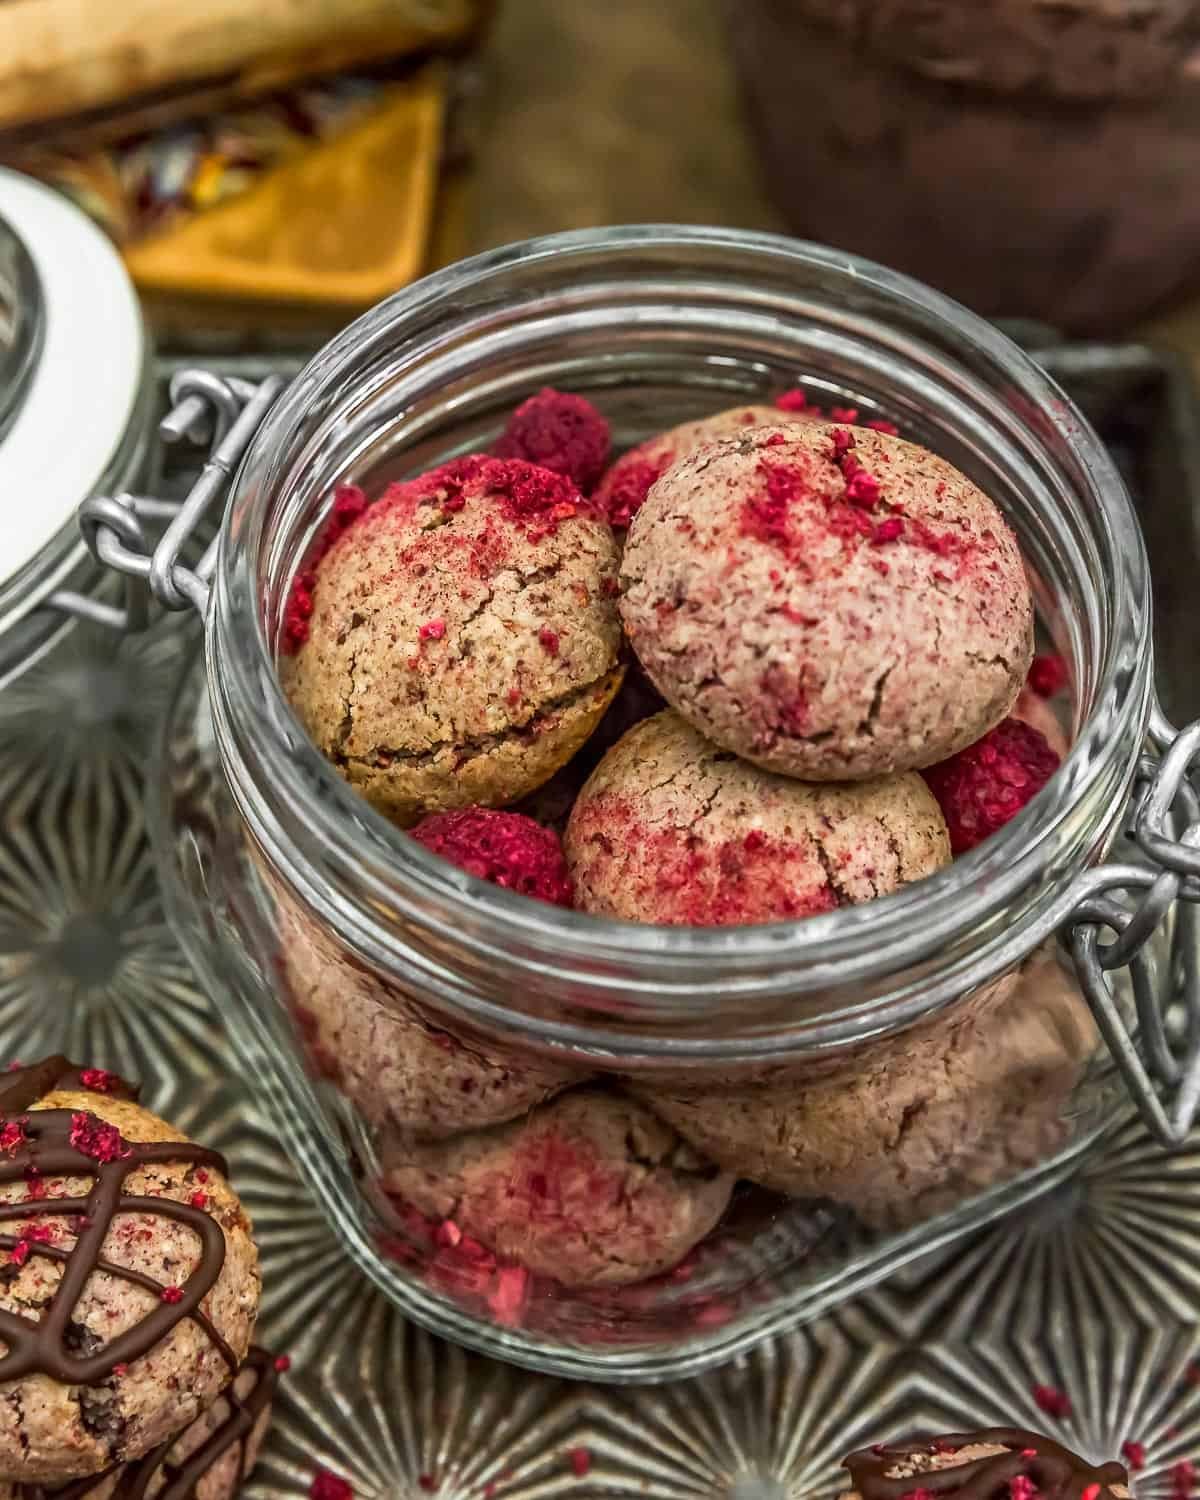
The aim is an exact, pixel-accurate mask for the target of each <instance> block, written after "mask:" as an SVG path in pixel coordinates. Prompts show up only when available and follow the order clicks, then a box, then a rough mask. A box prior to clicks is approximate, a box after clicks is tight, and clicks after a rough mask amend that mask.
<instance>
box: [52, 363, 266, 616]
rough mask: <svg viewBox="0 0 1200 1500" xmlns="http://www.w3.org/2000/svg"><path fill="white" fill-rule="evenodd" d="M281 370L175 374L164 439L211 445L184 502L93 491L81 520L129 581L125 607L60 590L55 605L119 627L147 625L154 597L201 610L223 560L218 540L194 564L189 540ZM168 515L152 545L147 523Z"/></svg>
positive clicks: (103, 557)
mask: <svg viewBox="0 0 1200 1500" xmlns="http://www.w3.org/2000/svg"><path fill="white" fill-rule="evenodd" d="M286 383H287V382H286V381H285V379H284V378H283V377H282V376H280V375H272V376H268V377H267V379H265V380H263V381H261V382H259V383H257V384H255V383H254V382H251V381H247V380H242V379H238V378H236V377H231V378H228V379H222V378H221V377H220V376H217V375H214V374H213V373H212V372H211V371H209V370H181V371H180V372H179V373H178V374H177V375H175V376H174V377H173V378H172V380H171V401H172V403H173V404H172V407H171V410H170V411H169V412H168V413H167V415H166V416H165V417H164V418H163V420H162V421H161V422H160V423H159V428H158V432H159V437H160V438H161V439H162V441H163V442H165V443H178V442H182V441H185V440H186V441H188V442H192V443H197V444H201V443H204V442H205V441H207V442H208V444H209V449H210V451H209V457H208V461H207V462H206V463H205V465H204V467H203V468H202V469H201V471H200V474H199V476H198V477H197V479H196V481H195V483H194V484H193V485H192V486H191V488H190V490H189V491H188V494H187V496H186V498H185V499H184V501H183V503H182V504H181V505H176V504H172V503H169V502H167V501H163V500H156V499H152V498H149V497H147V496H142V495H128V494H124V495H112V496H109V495H95V496H93V497H92V498H91V499H89V500H86V501H84V503H83V505H81V506H80V508H79V526H80V530H81V531H82V532H83V538H84V541H85V542H86V543H87V546H88V550H89V551H90V552H91V554H92V556H93V557H94V558H95V559H96V561H97V562H99V563H100V564H101V565H102V566H104V567H106V568H110V569H112V570H113V571H114V572H117V573H121V574H123V575H124V577H125V579H126V586H125V600H124V603H123V605H121V606H114V605H109V604H103V603H101V602H99V601H97V600H95V599H91V598H89V597H88V596H87V595H85V594H73V593H72V594H68V593H59V594H55V595H53V596H52V597H51V599H50V601H49V602H50V603H51V604H52V605H54V606H55V607H57V608H58V609H60V610H63V611H65V612H66V613H68V614H73V615H77V616H78V617H79V618H81V619H85V620H89V621H91V622H92V623H93V624H97V625H104V626H107V627H109V628H111V629H113V630H117V631H121V632H126V633H130V632H137V631H141V630H144V629H145V628H146V627H147V625H149V623H150V610H149V603H150V599H151V598H152V597H153V598H154V599H155V600H157V601H158V603H159V604H161V605H162V607H163V608H164V609H168V610H182V609H187V608H189V607H191V608H193V609H195V610H196V611H197V613H198V614H200V615H201V616H203V614H204V612H205V610H206V609H207V607H208V584H209V580H210V579H211V577H212V573H213V569H214V568H215V567H216V562H217V543H218V538H217V537H215V536H214V538H213V540H212V541H211V542H210V543H209V545H208V546H207V547H206V548H205V550H204V553H203V555H202V556H201V558H200V560H199V562H198V563H196V565H195V567H188V566H187V565H186V564H185V563H184V561H183V557H184V554H185V551H186V548H187V545H188V543H189V541H190V540H191V539H192V537H193V536H194V535H195V533H196V531H197V529H198V528H199V526H200V525H201V523H202V522H203V521H204V519H205V517H206V516H207V515H208V513H209V511H210V510H211V508H212V506H213V503H214V501H217V500H223V499H224V496H225V492H226V490H227V488H228V484H229V481H230V479H231V478H232V477H233V475H234V473H235V471H236V469H237V466H238V464H239V463H240V462H241V460H242V456H243V455H244V453H245V452H246V449H247V448H248V447H249V445H250V440H251V439H252V438H253V436H254V434H255V433H256V432H257V431H258V429H259V427H260V425H261V424H262V420H263V418H264V417H265V416H266V414H267V412H268V411H269V410H270V408H271V406H272V405H273V404H274V402H275V400H276V399H277V397H278V396H279V393H280V392H281V391H282V390H283V388H284V386H285V385H286ZM164 520H165V521H167V522H168V523H169V524H168V525H167V528H166V530H165V531H164V532H163V534H162V537H161V539H160V540H159V541H158V542H157V544H156V545H155V546H154V547H153V548H151V547H150V546H149V545H148V543H147V541H146V534H145V527H144V525H143V523H144V522H151V521H164Z"/></svg>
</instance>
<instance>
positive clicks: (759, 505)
mask: <svg viewBox="0 0 1200 1500" xmlns="http://www.w3.org/2000/svg"><path fill="white" fill-rule="evenodd" d="M620 608H621V615H622V618H623V619H624V622H625V627H626V630H627V631H628V633H629V636H630V639H631V641H632V644H633V647H634V650H635V651H636V653H637V655H638V658H639V660H640V661H641V663H642V665H643V666H644V667H645V669H646V672H647V674H648V675H649V677H650V678H651V680H652V681H653V682H654V684H655V686H656V687H657V688H658V690H659V691H660V692H661V693H662V694H663V696H664V697H665V698H666V699H667V701H668V702H669V703H671V704H672V705H673V706H674V707H675V708H677V709H678V710H679V712H680V713H681V714H683V716H684V717H685V718H686V719H688V720H689V722H691V723H692V724H694V725H695V726H696V727H697V728H698V729H700V730H701V731H702V732H703V733H704V734H706V735H708V736H709V738H711V739H713V740H715V741H716V742H717V743H718V744H719V745H721V746H722V747H723V748H724V749H727V750H732V751H735V752H736V753H737V754H739V755H743V756H745V757H747V758H748V759H750V760H752V761H755V762H756V763H757V764H759V765H761V766H764V767H766V768H768V769H770V770H773V771H778V772H781V773H783V774H786V775H791V776H799V777H804V778H805V779H807V780H812V781H841V780H857V779H859V778H863V777H869V776H873V775H877V774H879V773H880V772H885V771H895V770H911V769H914V768H917V767H921V766H928V765H932V764H933V763H935V762H937V761H940V760H944V759H945V758H946V757H947V756H949V755H953V754H954V753H955V752H956V751H958V750H961V749H963V748H964V747H965V746H967V745H969V744H971V743H972V742H973V741H975V740H977V739H978V738H979V737H980V735H982V734H984V733H985V732H986V731H987V730H988V729H990V728H991V727H992V726H993V725H994V724H996V723H998V722H999V720H1000V719H1002V718H1003V717H1004V716H1005V715H1006V714H1007V713H1008V711H1009V709H1010V708H1011V707H1012V704H1013V702H1014V700H1015V699H1016V696H1017V694H1018V692H1019V691H1020V688H1021V685H1022V683H1023V682H1024V679H1025V673H1026V671H1027V669H1028V667H1029V663H1030V660H1031V657H1032V652H1033V607H1032V600H1031V597H1030V591H1029V585H1028V581H1027V579H1026V575H1025V569H1024V565H1023V563H1022V561H1021V556H1020V553H1019V551H1018V548H1017V543H1016V539H1015V537H1014V536H1013V535H1012V532H1011V531H1010V530H1009V528H1008V526H1007V524H1006V523H1005V521H1004V518H1003V516H1002V515H1001V514H1000V511H999V510H998V509H997V507H996V506H995V505H994V504H993V503H992V502H991V501H990V500H989V499H988V497H987V496H986V495H984V494H983V493H982V491H980V490H979V489H978V488H977V487H976V486H975V485H973V484H972V483H971V482H970V481H969V480H968V479H967V478H965V476H964V475H962V474H960V473H959V472H958V471H957V470H956V469H955V468H953V467H952V466H951V465H950V464H948V463H946V462H945V461H944V460H943V459H940V458H938V457H936V456H935V455H933V454H931V453H928V452H926V451H925V450H924V449H923V448H920V447H917V446H916V445H915V444H913V443H909V442H906V441H904V440H903V439H901V438H898V437H895V436H893V435H891V434H889V433H884V432H878V431H868V430H864V429H860V428H856V429H855V430H853V431H851V430H850V429H849V428H847V427H838V426H821V425H812V426H804V425H798V424H795V423H792V424H787V425H781V424H778V423H776V424H773V425H765V426H761V427H751V428H747V429H746V430H745V431H744V432H743V433H742V434H741V435H740V436H734V437H730V438H725V439H722V440H720V441H718V442H715V443H710V444H709V445H708V446H706V447H703V448H701V449H699V450H697V451H696V452H694V453H692V454H691V455H690V456H688V457H686V458H684V459H682V460H681V461H679V462H676V463H675V464H674V465H673V466H672V467H671V468H670V469H669V470H668V471H667V472H666V473H665V474H664V475H663V477H662V478H661V479H660V480H659V481H658V482H657V483H655V484H654V485H653V486H652V488H651V490H650V493H649V495H648V496H647V499H646V501H645V504H644V505H643V506H642V508H641V510H640V511H639V512H638V514H637V515H636V517H635V518H634V521H633V524H632V526H631V527H630V531H629V536H628V539H627V541H626V546H625V553H624V558H623V561H622V564H621V601H620Z"/></svg>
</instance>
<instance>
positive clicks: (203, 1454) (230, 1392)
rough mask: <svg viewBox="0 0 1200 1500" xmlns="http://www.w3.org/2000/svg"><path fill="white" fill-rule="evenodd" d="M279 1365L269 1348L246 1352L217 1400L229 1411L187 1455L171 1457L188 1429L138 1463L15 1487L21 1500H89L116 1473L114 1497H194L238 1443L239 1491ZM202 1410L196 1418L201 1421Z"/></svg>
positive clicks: (129, 1499) (175, 1499)
mask: <svg viewBox="0 0 1200 1500" xmlns="http://www.w3.org/2000/svg"><path fill="white" fill-rule="evenodd" d="M277 1372H278V1366H277V1365H276V1363H275V1360H274V1358H273V1356H271V1355H270V1354H268V1353H267V1351H266V1350H265V1349H258V1348H254V1349H251V1350H250V1353H249V1354H248V1355H247V1356H246V1359H245V1363H244V1364H243V1365H242V1368H241V1369H240V1370H239V1371H238V1373H237V1376H236V1378H235V1380H234V1382H233V1384H232V1385H231V1386H229V1388H228V1389H227V1390H226V1391H225V1393H224V1394H223V1395H221V1396H218V1397H217V1404H218V1405H220V1404H221V1403H224V1405H225V1407H226V1413H225V1415H224V1416H223V1417H222V1418H221V1420H220V1422H219V1423H218V1424H217V1426H216V1427H214V1428H213V1430H212V1431H211V1432H210V1433H209V1435H208V1436H207V1437H206V1438H205V1439H204V1441H203V1442H202V1443H200V1444H198V1446H197V1447H196V1448H195V1449H194V1450H193V1451H192V1452H191V1453H189V1454H188V1456H187V1457H186V1458H181V1459H179V1460H177V1461H175V1460H172V1458H171V1456H170V1455H171V1452H172V1450H173V1449H174V1448H176V1447H177V1446H178V1445H179V1443H181V1442H182V1441H183V1439H184V1438H185V1437H186V1436H187V1429H185V1430H184V1432H183V1433H181V1434H178V1435H177V1436H175V1437H173V1438H169V1439H168V1440H167V1441H166V1442H165V1443H160V1444H159V1445H158V1447H157V1448H152V1449H151V1450H150V1452H149V1453H147V1454H146V1455H145V1456H144V1457H143V1458H140V1459H138V1460H137V1461H136V1462H135V1463H128V1464H118V1465H115V1466H114V1467H113V1468H110V1469H105V1470H104V1472H103V1473H101V1474H89V1475H88V1476H87V1477H86V1478H84V1479H74V1480H72V1481H71V1482H70V1483H69V1484H62V1485H57V1486H55V1487H53V1488H51V1487H48V1486H45V1485H35V1484H22V1485H19V1486H18V1487H17V1494H18V1496H19V1497H20V1500H87V1497H88V1496H89V1495H91V1494H93V1493H94V1492H95V1491H96V1490H99V1489H100V1487H101V1486H102V1485H103V1484H104V1483H105V1481H106V1480H108V1479H110V1478H111V1477H112V1476H113V1475H114V1474H116V1475H117V1476H118V1477H117V1482H116V1486H115V1488H114V1489H113V1490H112V1492H111V1496H110V1500H146V1497H147V1496H150V1495H152V1496H153V1500H191V1497H192V1496H193V1495H195V1493H196V1486H197V1485H198V1484H199V1483H200V1481H201V1480H202V1479H203V1478H204V1476H205V1475H206V1474H207V1473H209V1472H210V1471H211V1470H212V1469H213V1468H214V1467H215V1466H216V1465H217V1464H219V1463H220V1462H221V1460H222V1459H223V1458H224V1457H225V1455H226V1454H227V1453H228V1452H229V1451H230V1449H231V1448H233V1447H234V1446H235V1444H236V1445H237V1446H238V1448H239V1450H240V1451H239V1453H238V1465H237V1475H236V1478H235V1479H234V1483H233V1487H232V1488H233V1492H234V1493H236V1491H237V1489H238V1487H239V1486H240V1484H241V1482H242V1481H243V1480H244V1479H245V1478H247V1476H248V1474H249V1471H250V1462H249V1460H250V1439H251V1437H252V1436H253V1434H254V1429H255V1427H257V1425H258V1422H259V1419H260V1417H261V1416H262V1415H263V1413H264V1412H265V1411H266V1410H267V1408H268V1407H269V1406H270V1404H271V1401H272V1400H273V1398H274V1396H275V1388H276V1386H277V1385H278V1384H279V1375H278V1373H277ZM248 1373H249V1374H253V1377H254V1382H253V1384H252V1385H250V1387H249V1389H247V1390H243V1391H240V1392H239V1389H238V1387H239V1386H243V1385H245V1384H246V1382H245V1378H244V1377H245V1376H246V1375H247V1374H248ZM203 1420H204V1414H203V1413H201V1415H200V1416H199V1417H197V1418H196V1421H197V1422H203Z"/></svg>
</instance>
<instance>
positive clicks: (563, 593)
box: [284, 457, 622, 827]
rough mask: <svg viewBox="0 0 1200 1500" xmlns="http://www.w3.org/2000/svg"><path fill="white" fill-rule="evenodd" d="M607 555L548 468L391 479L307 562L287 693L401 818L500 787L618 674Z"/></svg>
mask: <svg viewBox="0 0 1200 1500" xmlns="http://www.w3.org/2000/svg"><path fill="white" fill-rule="evenodd" d="M616 565H617V548H616V542H615V541H614V539H613V535H612V532H611V531H610V529H609V527H608V526H607V525H606V524H605V523H604V522H602V521H600V520H597V519H596V518H595V516H594V515H593V513H592V512H591V510H590V509H589V507H588V505H587V503H586V502H585V501H584V500H583V499H582V497H581V496H580V494H579V491H578V490H577V489H576V488H575V486H574V485H573V484H571V482H570V481H569V480H567V479H565V478H563V477H562V476H561V475H558V474H552V473H550V472H549V470H546V469H540V468H537V467H535V466H534V465H532V464H527V463H524V462H522V461H520V460H517V459H511V460H502V459H498V458H486V457H469V458H464V459H457V460H455V461H454V462H452V463H449V464H445V465H443V466H442V467H441V468H440V469H436V470H434V471H433V472H432V473H430V474H426V475H424V476H422V477H421V478H419V479H414V480H412V481H410V482H408V483H406V484H400V485H393V486H392V488H391V489H389V490H388V491H387V493H386V494H385V495H384V496H383V497H382V498H381V499H379V500H377V501H376V502H375V504H373V505H370V506H367V507H365V509H363V511H362V512H361V514H359V515H358V516H357V517H356V518H354V520H353V521H352V523H351V524H349V525H347V526H345V527H344V528H343V529H341V530H340V532H339V534H338V535H337V538H336V540H335V541H334V542H333V545H332V546H331V547H330V548H329V550H328V552H326V553H325V555H324V556H323V557H322V558H321V560H320V562H319V565H318V566H317V567H316V569H315V570H313V576H312V578H311V579H310V580H309V582H311V585H312V587H311V589H310V590H307V591H306V592H305V593H304V598H305V599H306V600H308V601H309V607H310V609H311V613H310V615H309V617H308V618H307V620H306V621H305V622H304V625H305V629H304V631H303V632H302V635H303V636H304V637H305V638H304V639H301V640H300V642H299V647H298V649H297V650H296V652H295V655H294V656H292V657H291V658H290V659H289V660H287V661H286V662H285V671H284V676H285V686H286V688H287V691H288V695H289V697H290V699H291V702H292V705H293V707H294V708H295V710H296V712H297V714H298V716H299V718H300V720H301V722H302V723H303V724H304V726H305V728H306V729H307V730H308V732H309V734H310V735H311V736H312V738H313V740H314V742H315V743H316V745H317V747H318V748H319V749H320V750H321V751H322V753H323V754H324V755H326V756H327V757H328V758H329V760H330V761H332V762H333V764H334V765H335V766H336V767H337V768H338V770H339V771H341V773H342V775H343V776H345V778H346V779H347V780H348V781H349V782H350V784H351V785H352V786H354V787H355V788H356V789H357V790H358V791H359V792H361V793H362V795H363V796H364V797H366V798H367V800H368V801H369V802H371V803H373V804H374V805H375V806H376V807H377V808H378V809H379V810H380V811H381V812H383V813H385V814H387V816H389V817H390V818H392V819H393V820H394V821H396V822H397V823H399V824H400V825H401V826H402V827H407V826H409V825H410V824H412V823H414V822H416V821H417V820H418V819H419V818H420V817H422V816H423V815H424V814H425V813H429V812H440V811H444V810H446V809H449V808H454V807H463V806H468V805H470V804H472V803H478V804H481V805H484V806H492V807H494V806H499V805H502V804H504V803H507V802H513V801H516V800H517V799H518V798H520V797H522V796H524V795H525V794H526V793H528V792H530V791H532V790H533V789H534V788H535V787H537V786H539V785H540V784H541V783H542V782H543V781H545V780H546V779H547V778H548V777H549V776H551V775H552V774H553V773H554V771H555V770H556V769H557V768H558V767H559V766H560V765H562V764H563V763H564V762H565V761H567V760H569V759H570V757H571V756H572V755H573V754H574V752H575V751H576V750H577V749H578V748H579V746H580V745H581V744H583V742H584V741H585V740H586V739H587V737H588V735H589V734H590V733H591V732H592V730H593V728H594V727H595V726H596V724H597V723H598V722H599V720H600V717H601V715H602V714H603V713H604V710H605V708H606V707H607V706H608V703H609V701H610V700H611V699H612V697H613V695H614V693H615V692H616V690H617V688H618V687H619V686H620V682H621V676H622V668H621V665H620V661H619V654H620V648H621V627H620V622H619V620H618V618H617V612H616V604H615V600H614V598H613V594H614V591H615V588H616Z"/></svg>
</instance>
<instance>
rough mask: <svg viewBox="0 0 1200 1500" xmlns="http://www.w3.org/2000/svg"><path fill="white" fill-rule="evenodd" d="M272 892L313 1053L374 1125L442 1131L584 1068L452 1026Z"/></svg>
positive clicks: (556, 1085) (298, 1011) (514, 1107)
mask: <svg viewBox="0 0 1200 1500" xmlns="http://www.w3.org/2000/svg"><path fill="white" fill-rule="evenodd" d="M275 894H276V913H277V923H278V936H279V964H280V970H281V975H282V978H283V980H284V983H285V985H286V987H287V990H288V992H289V993H290V996H291V1000H292V1008H293V1014H294V1015H295V1017H296V1021H297V1023H298V1026H299V1028H300V1031H301V1033H302V1035H303V1038H304V1042H305V1045H306V1048H307V1050H308V1053H309V1056H310V1058H311V1059H312V1061H313V1063H314V1065H315V1067H316V1068H317V1070H318V1071H319V1072H320V1073H321V1074H322V1075H324V1076H325V1077H327V1078H329V1079H330V1080H331V1081H332V1082H333V1083H334V1084H336V1086H337V1088H338V1089H339V1090H340V1092H341V1093H342V1094H344V1095H345V1097H346V1098H347V1099H348V1100H349V1101H350V1102H351V1103H352V1104H353V1105H355V1107H356V1108H357V1109H358V1110H359V1112H360V1113H361V1114H362V1116H363V1118H364V1120H366V1122H367V1123H368V1124H369V1125H370V1126H372V1127H373V1128H374V1129H376V1130H380V1131H388V1132H399V1133H402V1134H412V1135H417V1136H421V1137H422V1138H430V1139H441V1138H443V1137H446V1136H451V1135H455V1134H457V1133H458V1132H459V1131H461V1130H474V1129H478V1128H479V1127H480V1126H485V1125H495V1124H499V1123H502V1122H503V1121H505V1120H511V1119H514V1118H515V1117H517V1116H518V1115H523V1114H524V1113H525V1112H526V1111H527V1110H528V1109H530V1108H532V1107H533V1106H534V1105H536V1104H540V1103H542V1102H543V1101H544V1100H545V1099H548V1098H550V1097H551V1096H552V1095H554V1094H556V1093H558V1092H559V1090H560V1089H564V1088H566V1087H567V1086H568V1085H569V1084H572V1083H578V1082H579V1081H580V1080H581V1079H582V1078H583V1077H585V1076H586V1075H585V1074H584V1073H583V1072H582V1071H580V1070H575V1069H572V1068H569V1067H565V1066H560V1065H556V1064H555V1063H553V1062H551V1061H548V1060H546V1059H543V1058H541V1057H539V1056H536V1055H534V1054H532V1053H531V1054H523V1053H518V1052H517V1051H515V1050H513V1049H509V1048H505V1047H502V1046H500V1045H499V1044H497V1043H496V1042H495V1041H493V1040H492V1039H491V1038H484V1037H482V1036H480V1037H474V1036H468V1034H467V1033H466V1032H465V1031H463V1032H459V1033H457V1034H456V1033H453V1032H451V1031H450V1030H448V1029H447V1028H446V1025H445V1024H444V1022H442V1021H441V1020H440V1018H438V1017H436V1016H434V1015H433V1014H432V1013H429V1012H426V1011H425V1010H423V1009H422V1008H421V1007H420V1006H419V1005H417V1003H416V1002H415V1000H413V999H412V998H411V997H410V996H408V995H406V994H404V993H403V992H401V991H400V990H399V989H398V988H397V987H396V986H393V985H388V984H385V982H384V981H383V980H382V979H380V978H379V977H378V976H377V975H375V974H373V973H371V972H370V971H369V970H368V969H367V968H365V967H364V966H363V965H361V964H359V963H357V962H355V961H354V960H353V959H352V958H351V957H350V956H349V955H348V954H346V953H345V952H344V951H343V950H342V949H341V948H340V947H338V945H337V944H335V943H334V942H332V940H330V939H329V938H327V937H326V936H324V934H322V933H321V932H320V931H319V930H318V928H317V926H316V924H315V923H314V922H312V921H311V920H309V919H308V918H306V917H304V916H302V915H301V914H300V913H299V911H298V910H297V908H296V906H295V904H294V903H293V902H292V901H291V899H290V898H288V897H287V896H285V895H283V894H282V893H281V891H280V890H279V887H278V885H277V884H276V885H275Z"/></svg>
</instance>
